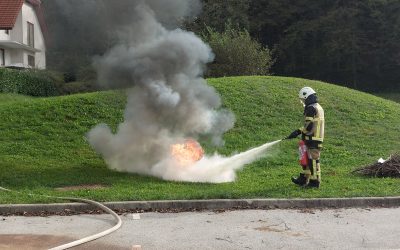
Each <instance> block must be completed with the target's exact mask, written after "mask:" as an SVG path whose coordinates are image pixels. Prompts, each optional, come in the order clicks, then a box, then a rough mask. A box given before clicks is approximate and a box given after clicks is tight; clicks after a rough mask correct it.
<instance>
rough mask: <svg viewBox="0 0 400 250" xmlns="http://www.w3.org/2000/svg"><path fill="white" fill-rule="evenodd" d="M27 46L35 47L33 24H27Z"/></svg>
mask: <svg viewBox="0 0 400 250" xmlns="http://www.w3.org/2000/svg"><path fill="white" fill-rule="evenodd" d="M28 46H31V47H35V32H34V26H33V23H30V22H28Z"/></svg>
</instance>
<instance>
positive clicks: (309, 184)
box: [306, 180, 320, 188]
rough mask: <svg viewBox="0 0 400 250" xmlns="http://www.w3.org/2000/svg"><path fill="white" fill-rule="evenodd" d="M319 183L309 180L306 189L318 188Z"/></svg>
mask: <svg viewBox="0 0 400 250" xmlns="http://www.w3.org/2000/svg"><path fill="white" fill-rule="evenodd" d="M319 185H320V181H319V180H310V182H308V184H307V186H306V187H307V188H319Z"/></svg>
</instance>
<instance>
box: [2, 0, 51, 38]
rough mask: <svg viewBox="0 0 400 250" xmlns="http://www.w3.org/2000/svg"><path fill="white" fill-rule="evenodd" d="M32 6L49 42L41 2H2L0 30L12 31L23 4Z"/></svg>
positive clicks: (15, 0) (22, 0)
mask: <svg viewBox="0 0 400 250" xmlns="http://www.w3.org/2000/svg"><path fill="white" fill-rule="evenodd" d="M24 2H26V3H28V4H31V5H32V6H33V8H34V10H35V12H36V16H37V18H38V20H39V24H40V28H41V29H42V33H43V36H44V39H45V40H47V37H48V31H47V25H46V22H45V20H44V14H43V8H42V5H41V3H42V2H41V1H40V0H25V1H24V0H0V30H12V29H13V28H14V25H15V21H16V20H17V17H18V15H19V12H20V11H21V8H22V5H23V3H24Z"/></svg>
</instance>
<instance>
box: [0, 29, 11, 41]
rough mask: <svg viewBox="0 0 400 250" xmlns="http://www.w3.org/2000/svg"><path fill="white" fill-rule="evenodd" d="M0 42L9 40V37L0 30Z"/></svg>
mask: <svg viewBox="0 0 400 250" xmlns="http://www.w3.org/2000/svg"><path fill="white" fill-rule="evenodd" d="M0 40H10V35H9V34H6V31H5V30H0Z"/></svg>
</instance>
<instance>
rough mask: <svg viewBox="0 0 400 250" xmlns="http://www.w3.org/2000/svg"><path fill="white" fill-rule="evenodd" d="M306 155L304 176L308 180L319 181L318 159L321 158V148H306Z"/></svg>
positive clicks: (319, 168)
mask: <svg viewBox="0 0 400 250" xmlns="http://www.w3.org/2000/svg"><path fill="white" fill-rule="evenodd" d="M307 154H308V165H307V166H306V167H303V173H304V176H305V177H306V178H307V183H308V182H309V180H318V181H321V167H320V164H319V159H320V156H321V148H309V147H307Z"/></svg>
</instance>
